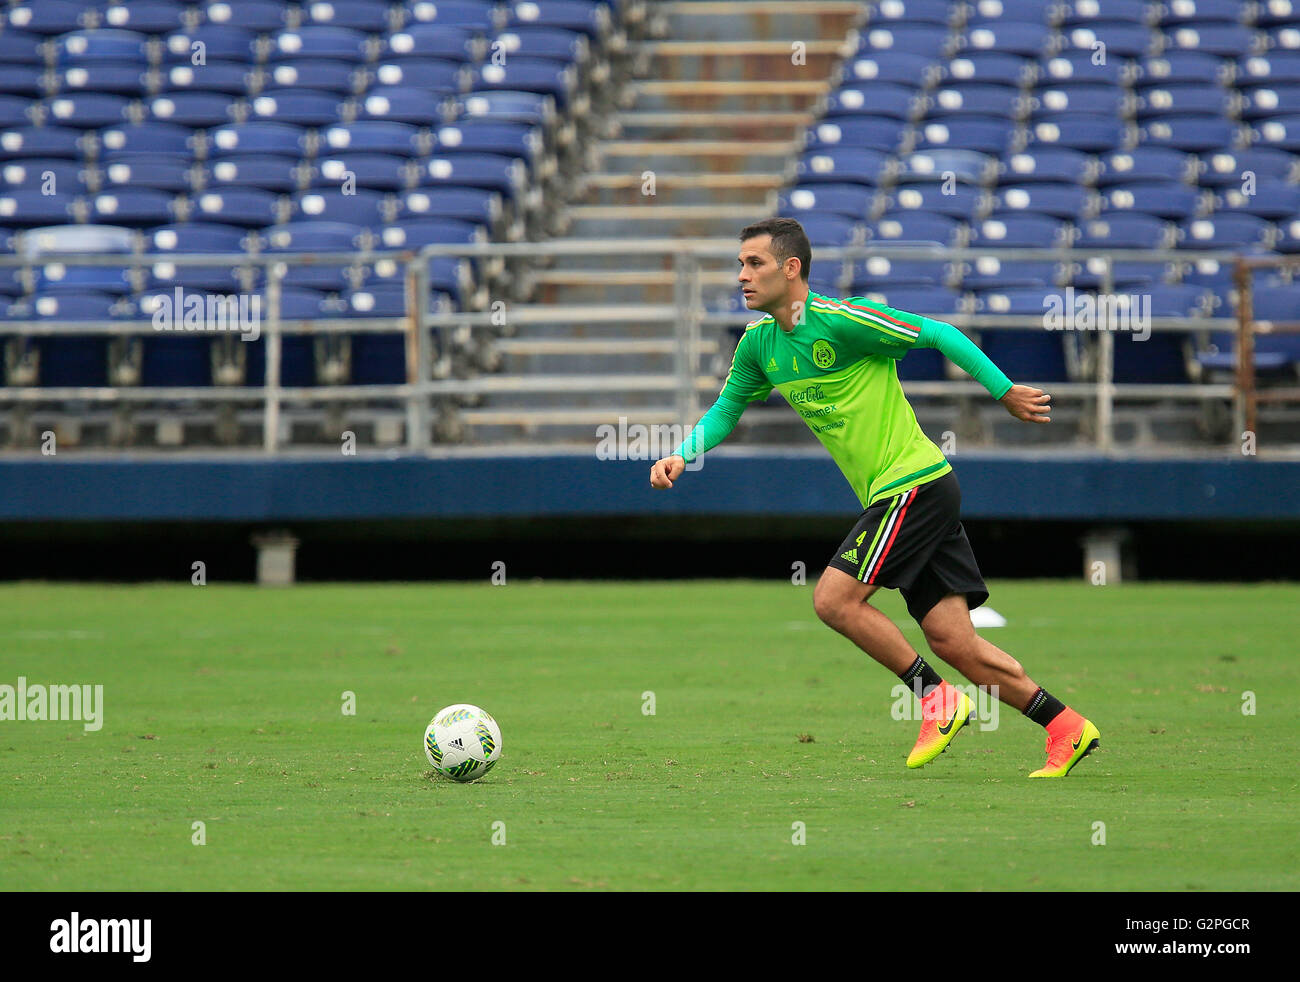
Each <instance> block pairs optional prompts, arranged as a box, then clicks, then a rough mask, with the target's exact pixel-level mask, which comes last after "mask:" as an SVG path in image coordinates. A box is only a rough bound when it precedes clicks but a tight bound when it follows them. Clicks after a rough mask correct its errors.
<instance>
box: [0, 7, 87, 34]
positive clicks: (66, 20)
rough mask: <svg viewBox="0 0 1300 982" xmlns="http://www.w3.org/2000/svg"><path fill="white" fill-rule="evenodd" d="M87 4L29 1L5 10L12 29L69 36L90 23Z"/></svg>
mask: <svg viewBox="0 0 1300 982" xmlns="http://www.w3.org/2000/svg"><path fill="white" fill-rule="evenodd" d="M87 7H88V5H87V4H85V3H79V2H75V0H29V2H28V3H20V4H16V5H14V6H12V7H8V8H6V10H5V19H6V20H7V21H8V24H9V26H10V27H15V28H17V29H18V30H20V31H27V32H30V33H32V34H67V33H68V32H69V31H75V30H78V29H79V28H81V27H83V26H85V25H86V24H87V23H88V20H87V16H86V15H87V14H89V13H90V12H91V11H90V10H88V9H87Z"/></svg>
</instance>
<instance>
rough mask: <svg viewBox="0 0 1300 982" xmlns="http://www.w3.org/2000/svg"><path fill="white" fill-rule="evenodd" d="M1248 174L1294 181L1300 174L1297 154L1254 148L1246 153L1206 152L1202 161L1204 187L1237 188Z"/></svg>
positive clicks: (1232, 151)
mask: <svg viewBox="0 0 1300 982" xmlns="http://www.w3.org/2000/svg"><path fill="white" fill-rule="evenodd" d="M1247 171H1250V172H1251V173H1252V174H1254V175H1255V179H1256V180H1258V181H1263V180H1279V181H1286V180H1293V179H1294V178H1295V176H1296V174H1297V171H1300V168H1298V167H1297V161H1296V158H1295V156H1294V155H1292V154H1289V153H1287V152H1286V151H1285V150H1275V149H1272V148H1270V147H1251V148H1248V149H1245V150H1230V149H1227V148H1223V149H1219V150H1216V151H1214V152H1213V153H1207V154H1205V155H1203V156H1202V157H1201V160H1200V182H1201V185H1202V186H1220V185H1233V184H1235V185H1238V186H1240V185H1241V183H1242V181H1243V180H1244V178H1243V176H1242V175H1244V174H1245V173H1246V172H1247Z"/></svg>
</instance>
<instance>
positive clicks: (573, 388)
mask: <svg viewBox="0 0 1300 982" xmlns="http://www.w3.org/2000/svg"><path fill="white" fill-rule="evenodd" d="M613 246H614V243H611V242H610V241H608V240H603V239H601V240H571V241H558V242H543V243H482V244H474V245H430V246H425V247H423V248H421V249H419V250H390V251H374V250H372V251H365V252H355V253H333V252H331V253H327V254H319V255H318V254H309V253H292V254H290V253H276V254H269V255H260V256H246V255H238V256H232V254H229V253H219V254H186V255H177V254H157V255H152V254H148V255H146V254H128V253H112V254H104V253H98V254H72V253H64V254H58V255H55V254H42V255H40V256H35V257H33V256H27V257H23V256H11V255H0V269H4V268H11V267H16V266H23V267H36V266H43V265H46V264H48V263H51V262H59V263H63V264H65V265H75V266H114V267H117V266H126V267H145V268H147V267H148V266H149V265H151V264H152V263H169V264H172V265H174V266H178V267H185V266H209V267H211V266H229V267H236V266H238V267H253V268H260V269H262V271H263V272H264V274H265V281H264V282H265V287H264V289H265V296H266V311H265V320H264V323H263V324H262V325H261V328H260V330H261V335H262V337H264V338H265V343H266V359H265V378H264V379H263V383H262V385H260V386H257V385H248V384H245V385H207V386H147V387H146V386H105V387H42V386H22V385H16V386H5V387H3V388H0V405H3V404H14V403H25V404H37V403H51V402H74V401H83V402H101V403H108V404H137V403H147V402H169V401H177V400H200V401H203V402H208V403H221V402H250V401H251V402H256V403H260V404H261V407H262V435H263V438H262V445H263V449H264V450H265V451H267V452H269V453H273V452H275V451H276V450H277V449H279V448H280V445H281V438H280V420H281V414H282V410H283V407H284V406H285V405H286V404H294V403H309V402H313V401H320V400H329V401H334V402H343V403H350V402H364V401H369V400H396V401H399V402H402V403H404V404H405V416H406V445H407V448H408V449H409V450H410V451H412V452H421V451H423V450H425V449H427V448H428V447H429V446H430V439H431V430H430V421H431V413H432V404H433V400H439V399H441V400H445V399H446V397H455V396H476V395H483V394H491V393H500V392H529V391H532V392H541V391H550V392H561V393H564V392H574V393H578V392H581V393H584V394H585V393H591V392H602V391H603V392H631V391H635V392H662V393H666V394H669V395H670V396H671V397H672V399H673V403H674V410H675V412H676V414H677V416H678V417H679V418H680V419H681V420H682V421H683V422H684V423H685V424H687V425H690V424H693V423H694V422H695V421H696V420H697V419H698V417H699V414H700V411H701V403H700V398H699V397H700V394H701V393H702V392H705V393H707V392H709V391H710V390H712V391H716V389H717V386H718V385H719V383H720V380H719V379H716V378H714V377H713V376H712V375H706V374H701V372H700V367H699V366H700V354H701V348H702V344H701V339H702V335H703V332H704V331H705V330H706V329H713V330H722V329H725V328H726V327H734V326H737V325H740V324H744V323H746V322H747V321H749V320H751V319H753V318H754V316H755V314H754V313H753V312H750V311H737V312H722V311H710V310H707V309H706V307H705V303H704V301H703V295H704V290H703V285H704V282H705V280H706V279H708V280H711V281H716V280H715V274H713V273H711V272H709V271H708V270H706V267H707V266H708V265H709V264H710V263H714V262H716V263H718V264H720V265H721V264H723V263H726V262H730V263H734V262H735V259H736V251H737V250H736V244H735V243H734V242H731V241H730V240H725V239H722V240H719V239H702V240H691V239H657V240H642V241H638V242H629V243H624V246H625V248H626V249H627V254H626V266H628V267H633V268H635V267H642V268H645V267H653V268H661V267H663V266H670V267H671V270H672V273H673V277H672V283H673V292H672V301H671V302H669V303H649V304H646V303H642V304H622V303H613V304H598V305H581V306H577V305H563V306H561V305H531V306H530V305H520V306H515V307H513V308H509V309H508V312H507V317H508V323H509V325H510V328H511V329H518V328H520V327H528V326H530V325H545V324H552V325H554V324H565V323H572V322H574V321H575V319H577V318H581V319H582V323H584V324H594V323H613V324H632V323H636V324H639V325H664V326H665V327H666V328H668V329H669V330H670V331H671V334H672V338H673V341H674V346H673V370H672V372H671V374H669V375H663V374H652V373H642V374H632V375H627V374H620V375H606V376H601V375H599V374H590V375H583V376H576V375H569V376H559V375H547V374H528V375H515V376H505V375H495V374H489V375H481V376H479V377H476V378H453V377H451V371H450V367H449V363H448V361H447V359H446V357H445V354H446V352H447V351H448V350H449V349H450V340H449V339H450V336H451V333H452V332H457V333H460V332H465V331H469V332H471V334H472V332H475V331H480V330H485V329H493V328H499V327H500V320H501V318H500V315H499V313H498V312H497V311H495V310H477V311H435V310H433V309H431V305H430V297H431V295H432V290H431V284H430V278H429V260H430V259H432V258H435V257H452V258H457V259H466V260H470V261H471V262H477V263H480V264H483V263H486V262H488V261H490V260H491V261H496V262H497V263H498V264H504V265H505V266H510V267H513V268H514V269H515V270H516V271H517V270H519V269H523V268H526V267H528V266H529V265H530V264H531V263H533V262H535V261H537V260H539V259H548V260H565V259H580V258H582V257H592V256H599V257H608V256H609V255H610V250H611V248H612V247H613ZM976 256H991V257H995V258H997V259H999V260H1012V261H1015V260H1039V261H1042V260H1052V261H1054V262H1066V263H1072V262H1082V261H1084V260H1093V261H1096V260H1102V261H1103V262H1104V268H1103V272H1102V274H1101V276H1100V284H1099V287H1098V290H1097V293H1098V294H1099V295H1101V296H1110V295H1113V292H1114V263H1115V262H1117V261H1125V260H1138V261H1143V262H1166V263H1168V262H1178V263H1190V262H1193V261H1200V260H1215V261H1218V262H1219V263H1226V264H1230V265H1231V266H1232V268H1233V269H1234V270H1235V277H1236V285H1237V289H1238V292H1239V295H1240V299H1239V304H1238V307H1239V309H1238V311H1237V316H1236V319H1235V330H1236V332H1237V344H1236V351H1237V354H1238V361H1237V366H1236V372H1235V375H1234V378H1233V380H1232V381H1231V382H1225V383H1199V384H1194V383H1188V384H1117V383H1115V382H1114V381H1113V378H1114V370H1113V367H1114V337H1113V331H1114V329H1115V325H1114V324H1110V325H1107V326H1106V329H1097V330H1095V332H1094V333H1095V334H1096V336H1097V340H1098V345H1097V356H1098V357H1097V362H1096V377H1095V378H1094V379H1091V380H1088V381H1076V382H1064V383H1061V382H1053V383H1051V384H1050V389H1051V392H1052V394H1053V395H1054V396H1060V397H1062V398H1066V399H1076V398H1081V399H1091V400H1095V436H1096V444H1097V447H1098V449H1100V450H1103V451H1104V450H1109V449H1111V448H1112V446H1113V422H1114V407H1115V403H1116V400H1117V399H1119V400H1125V399H1137V400H1146V399H1159V398H1188V399H1200V400H1204V399H1223V400H1231V401H1232V402H1233V405H1234V410H1235V422H1236V423H1237V425H1238V429H1239V431H1240V430H1252V431H1253V430H1254V429H1255V428H1256V425H1257V415H1258V407H1259V406H1260V404H1261V403H1266V404H1275V403H1281V402H1293V401H1300V387H1288V388H1278V389H1271V390H1267V391H1260V389H1259V387H1258V386H1257V385H1256V381H1255V372H1254V363H1253V358H1252V352H1253V350H1254V345H1253V338H1254V332H1255V329H1257V327H1258V326H1257V325H1255V324H1254V322H1253V321H1252V320H1251V304H1250V297H1251V282H1252V275H1253V272H1254V271H1256V270H1258V269H1261V268H1268V267H1281V266H1300V256H1242V255H1239V254H1236V253H1230V252H1208V251H1199V250H1198V251H1190V250H1189V251H1152V250H1114V251H1110V252H1106V253H1098V252H1094V251H1085V250H1074V249H1050V250H1042V249H985V248H963V249H948V248H944V247H940V246H937V245H936V246H898V245H895V246H888V247H863V246H852V247H843V248H838V249H830V248H824V249H823V248H819V249H817V250H816V252H815V261H816V263H817V264H818V265H819V266H823V267H824V265H825V264H826V263H827V262H828V261H829V262H832V263H835V262H838V263H840V264H841V268H842V269H845V268H847V266H846V265H845V264H848V263H852V262H854V261H856V260H860V259H866V258H871V257H885V258H890V259H901V258H906V259H933V260H942V261H945V262H962V261H965V260H969V259H973V258H974V257H976ZM378 259H390V260H394V261H396V262H397V263H400V264H401V265H402V267H403V269H404V274H403V282H404V283H405V284H406V299H407V311H406V313H405V315H404V316H402V317H396V318H393V317H387V318H363V317H352V316H347V317H343V316H340V317H328V316H322V317H319V318H310V319H294V320H289V319H285V318H283V317H282V316H281V296H282V285H283V280H284V276H285V274H286V273H287V271H288V270H289V268H290V267H291V266H292V265H300V264H301V265H307V264H313V263H320V262H328V263H330V264H331V265H346V264H350V263H353V262H357V263H372V262H374V261H376V260H378ZM733 268H734V267H733ZM574 275H575V276H579V275H580V274H579V273H578V272H575V274H574ZM716 275H719V276H720V275H722V274H716ZM163 290H164V291H165V288H163ZM155 292H159V291H155ZM189 292H191V293H193V292H195V291H189ZM1080 292H1085V291H1080ZM1297 294H1298V296H1300V288H1298V290H1297ZM1298 307H1300V303H1298ZM915 313H919V314H929V315H931V316H935V319H939V320H944V321H947V322H949V323H952V324H954V325H955V326H957V327H959V328H965V329H970V330H979V331H990V330H992V331H1000V330H1021V331H1023V330H1027V329H1028V330H1045V329H1046V327H1045V321H1044V316H1043V315H1039V314H1035V315H1027V314H1021V315H1004V314H997V313H992V314H989V313H973V312H962V313H958V314H952V313H939V314H933V313H932V312H927V311H915ZM1148 323H1149V327H1150V329H1151V331H1152V332H1164V331H1169V332H1179V333H1187V332H1198V331H1206V332H1222V331H1224V330H1226V329H1228V327H1229V325H1232V321H1230V320H1228V319H1225V318H1222V317H1209V316H1200V317H1190V318H1189V317H1151V318H1150V319H1149V322H1148ZM1264 326H1265V327H1266V328H1267V329H1268V330H1272V331H1277V332H1279V333H1281V332H1289V331H1300V310H1298V312H1297V318H1296V320H1294V321H1287V322H1283V323H1277V322H1275V323H1272V324H1266V325H1264ZM372 332H373V333H402V334H404V335H405V337H406V376H407V377H406V380H405V382H403V383H400V384H385V385H355V384H353V385H315V386H298V387H293V386H285V385H283V384H282V379H281V366H282V360H281V354H282V342H283V338H284V337H285V336H287V335H295V334H309V335H331V334H338V335H349V334H359V333H372ZM179 333H187V332H179ZM154 334H155V328H154V326H153V323H152V319H151V318H142V319H140V320H117V319H114V320H108V321H80V320H67V321H57V320H48V319H32V320H23V321H20V320H9V321H0V336H4V335H19V336H23V337H39V336H48V335H109V336H119V337H120V336H137V337H138V336H150V335H154ZM434 334H438V335H441V337H440V342H441V343H440V345H439V350H440V351H442V352H443V353H444V357H443V358H441V359H438V360H437V361H435V360H434V359H433V358H432V357H431V355H432V351H433V347H432V340H433V335H434ZM616 347H617V342H616V341H611V349H613V350H616ZM1023 381H1026V382H1032V381H1034V380H1032V379H1025V380H1023ZM906 388H907V391H908V394H909V396H923V397H928V396H953V395H966V394H974V393H983V391H984V390H983V389H982V387H980V386H979V385H978V384H977V383H974V382H972V381H966V382H962V381H930V382H907V383H906Z"/></svg>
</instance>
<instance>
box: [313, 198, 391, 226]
mask: <svg viewBox="0 0 1300 982" xmlns="http://www.w3.org/2000/svg"><path fill="white" fill-rule="evenodd" d="M293 214H294V216H295V217H296V218H297V219H299V220H303V221H329V222H342V223H346V224H349V225H360V226H362V227H364V228H378V227H379V226H381V225H383V224H385V222H386V221H387V220H388V218H389V217H390V216H389V215H388V212H387V209H386V207H385V196H384V193H383V192H382V191H369V190H366V189H364V188H357V189H355V190H354V191H353V193H352V194H343V193H342V191H341V190H339V189H329V190H326V189H318V190H313V191H302V192H300V193H298V194H296V195H294V197H293Z"/></svg>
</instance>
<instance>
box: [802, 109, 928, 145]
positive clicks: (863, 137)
mask: <svg viewBox="0 0 1300 982" xmlns="http://www.w3.org/2000/svg"><path fill="white" fill-rule="evenodd" d="M903 128H904V127H903V123H902V122H900V121H899V120H896V119H876V118H873V117H870V116H857V117H840V118H838V119H835V120H825V121H822V122H820V123H817V124H816V125H815V126H810V127H809V128H808V130H807V133H806V143H805V147H806V149H807V150H830V149H834V148H837V147H856V148H858V149H866V150H883V151H892V150H894V149H895V148H896V147H897V146H898V144H899V142H900V140H901V139H902V136H903Z"/></svg>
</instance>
